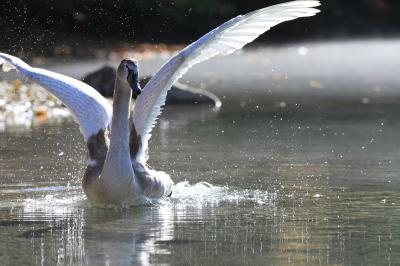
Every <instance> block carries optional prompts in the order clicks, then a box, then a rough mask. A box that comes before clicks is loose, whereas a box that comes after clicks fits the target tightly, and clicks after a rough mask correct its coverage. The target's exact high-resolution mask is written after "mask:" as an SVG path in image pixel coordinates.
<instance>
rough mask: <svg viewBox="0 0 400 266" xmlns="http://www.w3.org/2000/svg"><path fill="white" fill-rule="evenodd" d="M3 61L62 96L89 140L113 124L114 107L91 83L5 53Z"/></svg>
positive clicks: (6, 68) (2, 62)
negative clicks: (32, 65) (31, 64)
mask: <svg viewBox="0 0 400 266" xmlns="http://www.w3.org/2000/svg"><path fill="white" fill-rule="evenodd" d="M2 64H3V70H5V71H8V70H10V69H16V70H17V71H18V72H20V73H21V74H22V75H24V76H26V77H28V78H30V79H31V80H33V81H34V82H36V83H38V84H39V85H41V86H43V87H44V88H45V89H47V90H48V91H49V92H50V93H52V94H53V95H55V96H56V97H57V98H58V99H60V100H61V101H62V102H63V103H64V104H65V105H66V106H67V107H68V108H69V109H70V111H71V112H72V114H73V115H74V117H75V118H76V119H77V120H78V122H79V125H80V128H81V131H82V134H83V136H84V138H85V140H87V139H88V138H89V137H90V136H91V135H93V134H96V133H97V132H98V131H99V130H100V129H102V128H106V127H107V126H108V125H109V123H110V121H111V115H112V107H111V105H110V104H109V103H108V102H107V100H106V99H105V98H104V97H103V96H101V95H100V93H98V92H97V91H96V90H95V89H93V88H92V87H90V86H89V85H87V84H85V83H83V82H81V81H79V80H76V79H73V78H71V77H67V76H64V75H61V74H58V73H54V72H51V71H48V70H45V69H40V68H34V67H31V66H29V65H28V64H26V63H25V62H23V61H22V60H21V59H19V58H17V57H14V56H11V55H8V54H4V53H0V65H2Z"/></svg>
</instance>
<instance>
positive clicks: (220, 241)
mask: <svg viewBox="0 0 400 266" xmlns="http://www.w3.org/2000/svg"><path fill="white" fill-rule="evenodd" d="M295 102H296V101H295ZM399 111H400V108H398V107H396V106H392V105H386V106H385V107H382V106H371V105H368V104H366V105H357V106H356V107H348V108H345V107H340V106H335V107H332V106H330V107H324V106H323V105H321V104H311V103H310V104H308V105H300V104H292V103H291V102H290V101H288V102H287V103H285V105H282V104H274V103H273V102H264V103H261V104H260V103H252V102H247V103H245V104H244V103H243V102H241V101H240V100H238V99H226V100H225V102H224V106H223V108H222V109H221V110H220V111H219V112H215V111H211V110H209V109H206V108H200V107H169V108H167V109H166V112H165V113H164V115H163V117H162V119H161V121H160V122H159V123H158V126H157V127H156V128H155V130H154V131H155V132H154V133H155V134H154V136H153V138H152V143H151V145H150V147H151V150H150V158H151V159H150V165H151V166H153V167H154V168H155V169H157V170H164V171H166V172H168V173H169V174H170V175H171V176H172V178H173V180H174V181H175V182H176V183H177V185H176V186H175V188H174V192H173V194H172V197H171V198H170V199H165V200H161V201H159V202H155V203H153V204H150V203H149V204H146V205H143V206H140V207H132V208H128V209H120V208H110V207H101V208H100V207H97V206H94V205H93V204H91V203H90V202H88V201H87V200H86V197H85V196H84V194H83V193H82V190H81V188H80V178H81V176H82V173H83V169H84V166H85V150H84V143H83V140H82V137H81V135H80V133H79V130H78V127H77V125H76V124H75V123H74V122H73V121H72V120H70V119H65V120H62V121H61V122H57V123H51V122H44V123H33V124H32V126H31V127H30V128H21V127H11V126H9V127H6V129H5V131H4V132H1V133H0V149H1V150H0V239H1V240H2V241H0V261H2V263H3V264H5V265H7V264H12V265H26V264H37V265H55V264H61V265H65V264H68V265H96V264H100V265H103V264H105V265H138V264H139V265H140V264H141V265H149V264H152V265H153V264H155V265H181V264H182V265H189V264H191V265H207V264H208V265H238V264H243V265H396V264H399V263H400V174H399V173H400V162H399V158H400V156H399V155H400V145H399V144H398V141H397V140H398V137H399V135H398V134H399V133H398V132H399V131H400V121H399V120H398V115H397V114H398V113H399ZM203 181H205V182H209V183H211V184H213V185H214V187H212V188H209V187H206V186H202V185H201V184H199V185H194V184H197V183H199V182H203ZM185 182H187V183H190V184H191V185H192V186H188V185H187V183H185Z"/></svg>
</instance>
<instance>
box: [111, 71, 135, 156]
mask: <svg viewBox="0 0 400 266" xmlns="http://www.w3.org/2000/svg"><path fill="white" fill-rule="evenodd" d="M131 98H132V90H131V88H130V87H129V85H128V84H126V82H123V81H121V80H120V79H118V78H117V79H116V81H115V90H114V101H113V117H112V122H111V138H110V150H113V149H123V150H124V151H125V150H126V151H127V152H128V156H129V110H130V103H131Z"/></svg>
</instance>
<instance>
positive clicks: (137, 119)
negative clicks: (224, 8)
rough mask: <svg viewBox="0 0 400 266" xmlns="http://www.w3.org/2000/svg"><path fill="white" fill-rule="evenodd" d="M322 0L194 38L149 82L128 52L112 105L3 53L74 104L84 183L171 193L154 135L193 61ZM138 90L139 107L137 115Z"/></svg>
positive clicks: (91, 192)
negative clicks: (154, 151) (153, 161)
mask: <svg viewBox="0 0 400 266" xmlns="http://www.w3.org/2000/svg"><path fill="white" fill-rule="evenodd" d="M319 5H320V3H319V1H315V0H304V1H292V2H288V3H283V4H279V5H274V6H271V7H267V8H263V9H260V10H256V11H253V12H251V13H248V14H246V15H241V16H237V17H235V18H233V19H231V20H229V21H227V22H225V23H224V24H222V25H221V26H219V27H217V28H216V29H214V30H212V31H210V32H209V33H207V34H206V35H204V36H203V37H201V38H200V39H198V40H197V41H196V42H194V43H192V44H190V45H189V46H187V47H186V48H185V49H183V50H182V51H180V52H179V53H178V54H177V55H175V56H174V57H172V58H171V59H170V60H169V61H168V62H167V63H165V64H164V65H163V66H162V67H161V69H160V70H159V71H158V72H157V73H156V74H155V75H154V76H153V78H152V79H151V80H150V81H149V82H148V83H147V85H146V86H145V87H144V89H143V90H141V88H140V86H139V83H138V80H139V78H138V77H139V67H138V63H137V62H136V61H134V60H132V59H124V60H122V62H121V63H120V65H119V67H118V70H117V78H116V81H115V88H114V101H113V105H112V106H111V105H110V104H109V103H108V102H107V101H106V99H104V98H103V97H102V96H101V95H100V94H99V93H98V92H97V91H96V90H95V89H93V88H92V87H90V86H89V85H87V84H85V83H83V82H81V81H78V80H75V79H73V78H70V77H67V76H64V75H61V74H57V73H54V72H51V71H47V70H44V69H39V68H34V67H31V66H29V65H28V64H26V63H24V62H23V61H22V60H20V59H19V58H16V57H14V56H11V55H8V54H3V53H0V64H3V69H4V70H10V69H12V68H15V69H16V70H17V71H19V72H20V73H21V74H22V75H24V76H26V77H28V78H30V79H31V80H32V81H34V82H36V83H38V84H40V85H41V86H43V87H44V88H46V89H47V90H48V91H49V92H51V93H52V94H54V95H55V96H56V97H57V98H59V99H60V100H61V101H62V102H63V103H64V104H65V105H66V106H67V107H68V108H69V109H70V110H71V112H72V114H73V116H74V117H75V118H76V120H77V121H78V123H79V125H80V129H81V131H82V134H83V136H84V138H85V141H86V143H87V149H88V166H87V168H86V172H85V175H84V178H83V188H84V190H85V193H86V195H87V196H88V198H89V199H91V200H93V201H95V202H97V203H113V204H130V203H132V202H135V201H136V200H138V199H140V198H142V197H149V198H160V197H164V196H168V195H170V194H171V189H172V185H173V182H172V180H171V178H170V177H169V175H167V174H166V173H164V172H159V171H155V170H152V169H150V168H149V167H148V166H147V165H146V161H147V149H148V141H149V139H150V137H151V130H152V128H153V127H154V125H155V123H156V121H157V117H158V116H159V115H160V113H161V110H162V106H163V105H164V104H165V99H166V95H167V92H168V90H169V89H170V88H171V86H172V84H173V83H174V82H176V81H177V80H178V79H179V78H180V77H182V76H183V75H184V74H185V73H186V72H187V71H188V70H189V68H190V67H192V66H193V65H195V64H197V63H200V62H203V61H205V60H208V59H210V58H212V57H214V56H218V55H228V54H231V53H233V52H234V51H236V50H238V49H240V48H242V47H243V46H244V45H246V44H247V43H250V42H252V41H253V40H254V39H256V38H257V37H258V36H259V35H261V34H262V33H264V32H265V31H267V30H269V29H270V28H271V27H273V26H275V25H277V24H279V23H281V22H284V21H289V20H293V19H296V18H299V17H309V16H313V15H315V14H317V13H318V12H319V10H318V9H316V8H315V7H317V6H319ZM132 96H133V101H134V102H135V103H134V108H133V113H132V114H131V115H130V114H129V112H130V105H131V101H132V100H131V99H132Z"/></svg>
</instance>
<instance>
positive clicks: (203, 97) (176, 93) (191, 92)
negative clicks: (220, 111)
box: [82, 66, 221, 107]
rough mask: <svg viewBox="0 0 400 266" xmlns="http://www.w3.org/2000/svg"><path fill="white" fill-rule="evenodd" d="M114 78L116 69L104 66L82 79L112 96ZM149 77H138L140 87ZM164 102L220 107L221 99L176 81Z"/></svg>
mask: <svg viewBox="0 0 400 266" xmlns="http://www.w3.org/2000/svg"><path fill="white" fill-rule="evenodd" d="M115 78H116V70H115V69H114V68H113V67H110V66H104V67H102V68H100V69H99V70H96V71H94V72H92V73H89V74H87V75H86V76H85V77H84V78H83V79H82V81H83V82H85V83H86V84H89V85H90V86H92V87H93V88H95V89H96V90H97V91H98V92H100V94H101V95H103V96H105V97H112V96H113V93H114V82H115ZM150 78H151V77H143V78H141V79H140V85H141V86H142V88H144V86H145V85H146V83H147V82H148V81H149V80H150ZM166 104H202V105H210V106H212V107H220V106H221V101H220V99H219V98H218V97H217V96H216V95H215V94H213V93H211V92H209V91H206V90H202V89H198V88H193V87H190V86H187V85H184V84H181V83H176V84H175V85H173V86H172V88H171V89H170V90H169V91H168V94H167V99H166Z"/></svg>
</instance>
